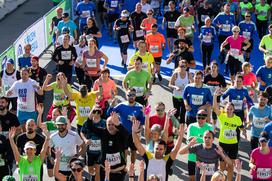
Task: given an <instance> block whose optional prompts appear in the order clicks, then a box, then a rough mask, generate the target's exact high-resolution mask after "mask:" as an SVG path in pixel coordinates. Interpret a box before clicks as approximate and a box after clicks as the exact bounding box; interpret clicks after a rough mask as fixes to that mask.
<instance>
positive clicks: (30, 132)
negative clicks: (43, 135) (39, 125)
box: [26, 129, 34, 134]
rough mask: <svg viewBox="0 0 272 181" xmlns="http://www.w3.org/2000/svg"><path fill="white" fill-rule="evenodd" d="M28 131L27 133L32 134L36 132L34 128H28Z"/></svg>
mask: <svg viewBox="0 0 272 181" xmlns="http://www.w3.org/2000/svg"><path fill="white" fill-rule="evenodd" d="M26 132H27V134H32V133H34V130H33V129H28V130H27V131H26Z"/></svg>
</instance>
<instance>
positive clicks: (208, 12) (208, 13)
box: [197, 0, 214, 30]
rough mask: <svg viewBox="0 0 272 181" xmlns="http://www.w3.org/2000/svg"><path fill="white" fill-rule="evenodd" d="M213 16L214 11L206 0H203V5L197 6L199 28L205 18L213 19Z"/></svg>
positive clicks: (203, 23)
mask: <svg viewBox="0 0 272 181" xmlns="http://www.w3.org/2000/svg"><path fill="white" fill-rule="evenodd" d="M213 16H214V12H213V9H212V8H211V6H210V5H209V2H208V0H204V1H203V6H199V7H198V8H197V20H198V28H199V30H200V28H201V27H202V26H204V25H205V20H206V18H208V17H209V18H210V19H213Z"/></svg>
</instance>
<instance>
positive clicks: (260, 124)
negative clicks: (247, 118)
mask: <svg viewBox="0 0 272 181" xmlns="http://www.w3.org/2000/svg"><path fill="white" fill-rule="evenodd" d="M253 124H254V126H255V127H256V128H260V129H263V128H264V126H265V124H266V122H265V120H264V119H263V118H258V117H255V116H254V117H253Z"/></svg>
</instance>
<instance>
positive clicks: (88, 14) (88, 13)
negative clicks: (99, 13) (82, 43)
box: [82, 11, 91, 18]
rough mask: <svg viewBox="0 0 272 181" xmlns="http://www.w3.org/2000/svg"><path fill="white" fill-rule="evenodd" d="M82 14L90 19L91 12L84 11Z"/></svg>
mask: <svg viewBox="0 0 272 181" xmlns="http://www.w3.org/2000/svg"><path fill="white" fill-rule="evenodd" d="M82 14H84V16H85V18H88V17H90V16H91V14H90V11H82Z"/></svg>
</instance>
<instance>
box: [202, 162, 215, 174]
mask: <svg viewBox="0 0 272 181" xmlns="http://www.w3.org/2000/svg"><path fill="white" fill-rule="evenodd" d="M204 169H206V175H213V174H214V172H215V165H214V164H205V168H204ZM202 172H203V171H202V170H201V171H200V173H201V174H202Z"/></svg>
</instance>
